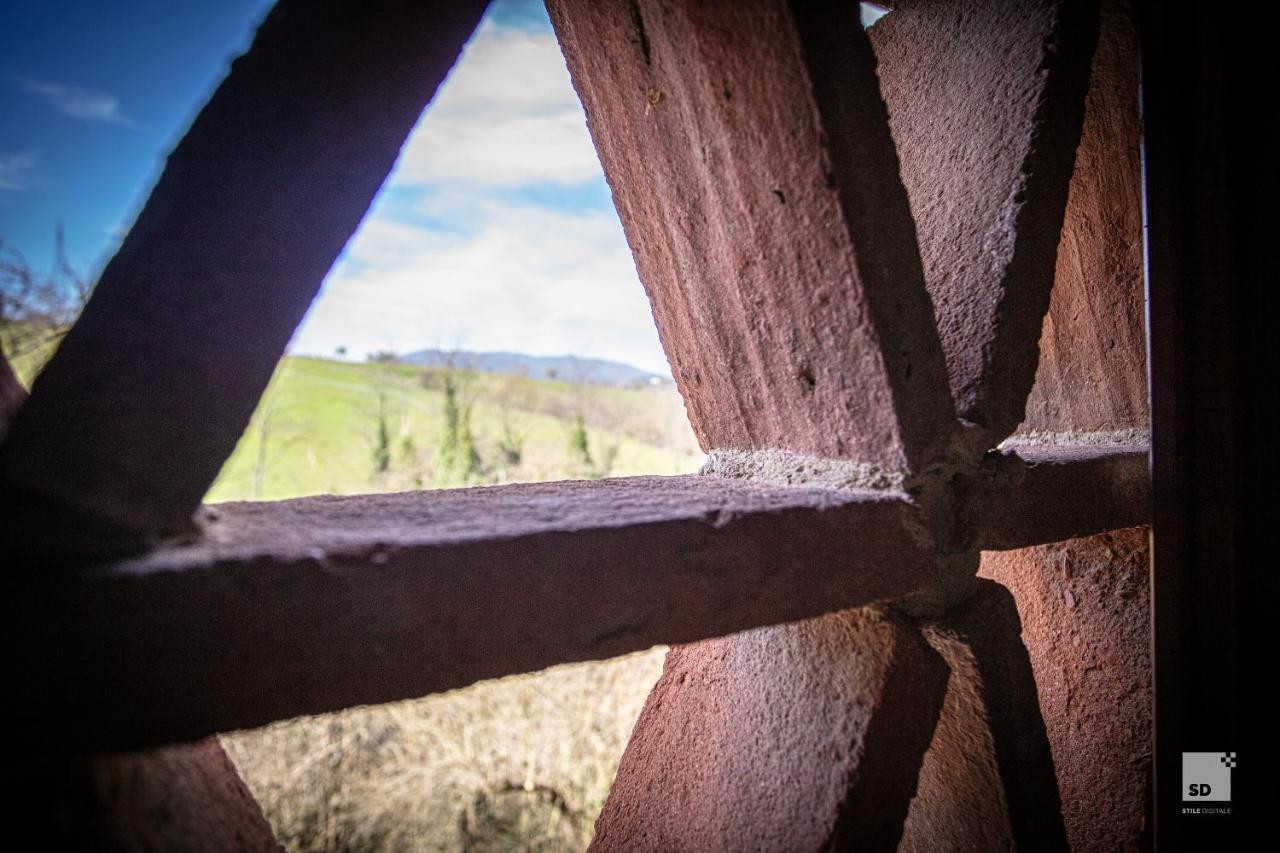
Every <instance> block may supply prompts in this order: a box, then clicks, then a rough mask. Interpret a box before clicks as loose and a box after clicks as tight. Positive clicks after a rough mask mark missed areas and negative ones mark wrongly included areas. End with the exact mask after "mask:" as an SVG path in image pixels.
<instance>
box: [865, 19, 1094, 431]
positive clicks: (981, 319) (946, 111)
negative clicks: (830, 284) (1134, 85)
mask: <svg viewBox="0 0 1280 853" xmlns="http://www.w3.org/2000/svg"><path fill="white" fill-rule="evenodd" d="M1097 26H1098V18H1097V3H1096V0H1095V1H1094V2H1090V0H1016V2H1010V0H958V1H957V0H907V1H906V2H900V3H896V4H894V9H893V11H892V12H891V13H889V14H888V15H886V16H884V17H883V18H881V19H880V21H879V22H878V23H876V25H875V26H873V27H872V28H871V30H870V35H871V41H872V43H873V44H874V46H875V51H876V57H877V59H878V62H879V65H878V73H879V76H880V83H881V89H882V91H883V93H884V99H885V102H886V103H887V104H888V108H889V118H890V124H891V126H892V128H893V137H894V140H895V142H896V143H897V149H898V156H899V157H900V158H901V160H902V179H903V182H904V183H905V184H906V187H907V192H908V193H909V195H910V198H911V209H912V213H913V214H914V216H915V222H916V228H917V229H918V231H919V236H920V249H921V252H922V255H923V258H924V271H925V280H926V282H927V283H928V287H929V294H930V296H931V297H932V298H933V305H934V310H935V312H936V314H937V319H938V331H939V333H940V335H941V338H942V346H943V349H944V350H945V352H946V359H947V367H948V370H949V373H950V382H951V392H952V395H953V397H954V400H955V406H956V411H957V413H958V414H959V415H960V417H961V418H963V419H965V420H967V421H969V422H971V423H973V424H975V425H977V427H978V428H979V429H980V435H981V437H982V441H981V444H982V445H983V446H984V447H990V446H992V445H993V444H995V443H997V442H999V441H1000V440H1001V439H1002V438H1004V437H1005V436H1007V435H1008V434H1009V433H1010V432H1012V431H1013V429H1014V428H1015V427H1016V426H1017V425H1018V424H1019V423H1020V422H1021V421H1022V419H1023V408H1024V406H1025V403H1026V398H1027V392H1028V391H1030V389H1031V385H1032V382H1033V381H1034V379H1035V373H1036V364H1037V347H1036V343H1037V341H1038V340H1039V337H1040V331H1041V325H1042V322H1043V319H1044V315H1045V312H1046V310H1048V308H1049V293H1050V289H1051V288H1052V285H1053V277H1054V266H1055V257H1056V253H1057V248H1058V240H1059V234H1060V232H1061V227H1062V221H1063V210H1064V208H1065V207H1066V203H1067V187H1068V183H1069V181H1070V179H1071V173H1072V164H1073V161H1074V159H1075V151H1076V144H1077V142H1078V141H1079V139H1080V127H1081V121H1082V118H1083V115H1084V98H1085V90H1086V87H1087V84H1088V79H1089V58H1090V56H1091V55H1092V53H1093V49H1094V44H1095V42H1096V38H1097Z"/></svg>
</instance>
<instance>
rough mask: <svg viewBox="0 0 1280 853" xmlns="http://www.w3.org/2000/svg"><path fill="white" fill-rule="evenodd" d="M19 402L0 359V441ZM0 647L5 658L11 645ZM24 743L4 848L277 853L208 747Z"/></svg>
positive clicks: (226, 767) (18, 748)
mask: <svg viewBox="0 0 1280 853" xmlns="http://www.w3.org/2000/svg"><path fill="white" fill-rule="evenodd" d="M5 377H13V381H12V383H11V384H9V385H7V386H6V385H5V381H6V380H5ZM25 399H26V391H25V390H23V388H22V385H21V384H20V383H19V382H18V381H17V378H16V377H14V376H13V371H12V369H11V368H10V366H9V361H8V359H7V358H5V355H4V353H3V352H2V351H0V435H2V434H3V433H4V428H5V426H6V425H7V423H8V421H9V418H10V417H11V416H12V414H13V413H14V412H15V411H17V409H18V407H19V406H21V404H22V402H23V401H24V400H25ZM6 647H7V649H8V652H7V654H13V653H14V651H15V647H14V646H13V645H12V644H6ZM67 663H68V662H66V661H60V662H59V664H60V665H64V666H65V665H67ZM75 707H77V708H81V709H83V707H84V706H83V705H81V704H79V703H76V704H75ZM31 734H32V732H31V731H30V730H29V729H28V730H26V731H24V732H23V736H22V738H20V739H19V742H18V743H16V744H15V745H14V747H13V748H11V749H9V750H7V751H6V760H5V763H4V766H3V768H2V775H3V777H4V780H5V781H4V783H3V785H2V786H0V802H3V803H4V806H3V814H4V815H5V817H6V818H8V819H7V820H6V822H5V823H6V826H7V827H8V829H7V833H6V834H7V840H8V842H9V843H10V844H16V845H17V846H19V847H24V846H25V845H24V842H23V839H24V837H25V838H27V839H28V842H27V843H29V844H30V849H57V848H64V849H73V850H190V851H209V853H221V851H224V850H236V851H245V852H246V853H249V851H268V850H272V851H273V850H278V849H280V848H279V845H277V844H276V841H275V836H274V835H273V834H272V832H271V827H270V825H268V824H267V821H266V818H264V817H263V815H262V809H261V808H259V807H258V803H257V802H256V801H255V800H254V799H253V795H252V794H251V793H250V792H249V788H248V786H246V785H245V783H244V780H243V779H241V778H240V774H239V772H237V770H236V768H235V765H234V764H232V763H231V760H230V759H229V758H228V757H227V755H226V753H225V752H223V750H222V745H221V744H219V743H218V741H217V740H216V739H214V738H210V739H208V740H204V741H201V742H199V743H194V744H184V745H182V746H176V747H170V748H168V749H161V750H156V751H154V752H147V753H137V754H132V755H123V754H117V755H94V756H90V755H85V754H75V753H67V752H64V750H65V749H66V748H67V747H68V744H69V743H71V742H72V741H73V740H74V739H67V738H63V737H61V734H62V733H57V734H55V735H54V736H53V738H52V739H50V738H34V739H31V737H30V735H31ZM32 747H35V749H33V748H32ZM28 833H29V834H28Z"/></svg>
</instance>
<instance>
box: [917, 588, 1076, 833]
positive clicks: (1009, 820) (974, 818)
mask: <svg viewBox="0 0 1280 853" xmlns="http://www.w3.org/2000/svg"><path fill="white" fill-rule="evenodd" d="M921 630H922V631H923V633H924V636H925V637H926V638H927V639H928V641H929V643H930V644H931V645H932V646H933V647H934V649H936V650H937V651H938V653H939V654H941V655H942V657H943V659H944V660H946V662H947V666H948V667H949V668H950V670H951V676H950V678H949V680H948V683H947V696H946V702H945V704H944V705H943V708H942V714H941V717H940V718H939V720H938V726H937V729H936V731H935V733H934V736H933V742H932V743H931V744H930V746H929V751H928V753H927V754H926V755H925V758H924V764H923V767H922V768H921V771H920V780H919V787H918V790H917V792H916V796H915V799H914V800H913V801H912V803H911V812H910V815H909V816H908V818H907V823H906V827H905V828H904V831H903V837H902V844H901V847H900V848H899V849H901V850H903V851H913V853H914V851H919V852H920V853H928V851H934V850H983V851H993V853H994V851H1000V850H1008V851H1014V850H1036V851H1052V850H1062V851H1065V850H1066V849H1067V843H1066V835H1065V831H1064V829H1063V822H1062V813H1061V802H1060V800H1059V796H1058V786H1057V779H1056V777H1055V775H1054V768H1053V757H1052V755H1051V753H1050V749H1049V741H1048V738H1047V737H1046V735H1045V725H1044V721H1043V720H1042V719H1041V717H1040V706H1039V702H1038V699H1037V696H1036V683H1035V678H1034V676H1033V675H1032V669H1031V663H1030V660H1029V659H1028V657H1027V650H1026V649H1025V648H1024V647H1023V645H1022V641H1021V639H1020V638H1019V634H1020V630H1021V626H1020V624H1019V622H1018V612H1017V609H1016V607H1015V605H1014V601H1013V596H1012V595H1010V594H1009V591H1008V590H1006V589H1005V588H1004V587H1002V586H1000V585H999V584H997V583H994V582H991V581H981V582H979V592H978V593H977V594H976V595H975V596H974V597H973V598H972V599H970V600H969V601H967V602H965V603H964V604H961V605H959V606H957V607H955V608H953V609H951V610H950V611H949V612H948V613H947V614H946V615H945V616H943V617H941V618H939V619H937V620H936V621H931V622H925V623H922V624H921Z"/></svg>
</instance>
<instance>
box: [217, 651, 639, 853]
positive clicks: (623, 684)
mask: <svg viewBox="0 0 1280 853" xmlns="http://www.w3.org/2000/svg"><path fill="white" fill-rule="evenodd" d="M663 651H664V650H663V649H661V648H659V649H652V650H650V651H647V652H641V653H638V654H634V655H629V656H627V657H623V658H618V659H615V660H611V661H603V662H599V663H587V664H573V665H568V666H560V667H555V668H553V669H550V670H547V671H545V672H542V673H538V674H534V675H522V676H515V677H512V678H506V679H501V680H498V681H490V682H484V683H481V684H477V685H474V686H472V687H469V688H467V689H465V690H457V691H454V692H452V693H446V694H442V695H438V696H429V697H427V698H425V699H419V700H416V701H411V702H399V703H395V704H391V705H384V706H380V707H371V708H354V709H351V710H348V711H343V712H341V713H337V714H328V715H323V716H318V717H308V718H303V719H299V720H292V721H289V722H284V723H277V724H274V725H271V726H268V727H266V728H264V729H260V730H257V731H251V732H240V733H236V734H231V735H227V736H224V738H223V743H224V744H225V746H226V749H227V752H228V753H229V754H230V755H231V757H232V759H233V760H234V761H235V762H236V764H237V765H238V766H239V768H240V772H241V773H242V774H243V775H244V778H245V780H246V781H247V782H248V784H249V787H250V788H251V789H252V790H253V792H254V794H255V795H256V796H257V798H258V801H259V802H260V803H261V804H262V806H263V810H264V811H265V812H266V814H267V818H268V819H269V820H270V821H271V824H272V826H273V827H275V830H276V835H277V837H278V838H279V839H280V841H281V842H282V843H283V844H284V845H285V847H286V849H288V850H334V851H336V850H343V851H350V850H362V851H363V850H388V851H389V850H395V851H419V850H424V851H425V850H476V851H499V850H502V851H506V850H530V851H560V850H582V849H585V848H586V846H587V844H588V843H589V842H590V840H591V833H592V825H593V823H594V821H595V817H596V815H597V813H598V812H599V810H600V807H601V806H602V805H603V802H604V798H605V795H606V794H607V793H608V790H609V785H610V783H611V782H612V780H613V774H614V771H615V770H616V769H617V763H618V759H619V758H620V757H621V755H622V750H623V747H624V746H625V745H626V741H627V737H628V736H629V734H630V732H631V728H632V726H633V725H634V724H635V720H636V717H637V716H638V715H639V713H640V708H641V705H642V704H643V703H644V698H645V696H646V695H647V693H648V691H649V688H650V687H651V686H652V685H653V683H654V681H656V680H657V677H658V675H659V673H660V672H661V669H662V656H663Z"/></svg>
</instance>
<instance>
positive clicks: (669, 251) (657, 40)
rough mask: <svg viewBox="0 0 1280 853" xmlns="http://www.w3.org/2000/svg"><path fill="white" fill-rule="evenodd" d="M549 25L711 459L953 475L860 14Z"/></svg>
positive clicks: (785, 8) (596, 5)
mask: <svg viewBox="0 0 1280 853" xmlns="http://www.w3.org/2000/svg"><path fill="white" fill-rule="evenodd" d="M549 8H550V11H551V17H552V21H553V23H554V24H555V27H556V32H557V35H558V36H559V38H560V44H561V47H562V48H563V50H564V53H565V58H566V59H567V61H568V64H569V70H570V72H571V75H572V78H573V82H574V87H575V88H576V89H577V91H578V94H579V96H580V97H581V99H582V103H583V105H584V107H585V109H586V113H587V123H588V126H589V128H590V129H591V133H592V138H593V139H594V141H595V144H596V148H597V150H598V151H599V154H600V158H601V162H602V163H603V165H604V170H605V174H606V176H607V177H608V179H609V185H610V187H611V189H612V190H613V197H614V203H615V205H616V207H617V209H618V214H619V216H620V217H621V220H622V224H623V227H624V229H625V230H626V233H627V239H628V241H629V243H630V245H631V249H632V253H633V254H634V256H635V260H636V267H637V270H638V271H639V273H640V279H641V281H642V282H643V283H644V286H645V289H646V291H647V292H648V295H649V299H650V303H651V304H652V306H653V312H654V318H655V320H656V321H657V326H658V332H659V335H660V336H661V338H662V342H663V346H664V348H665V349H666V352H667V356H668V358H669V360H670V361H671V366H672V371H673V374H674V376H675V379H676V382H677V384H678V385H679V387H680V391H681V393H682V394H683V396H684V399H685V405H686V407H687V409H688V412H689V418H690V422H691V423H692V425H693V428H694V431H695V432H696V433H697V435H698V438H699V440H700V442H701V443H702V446H703V448H704V449H711V448H721V449H722V448H738V449H758V448H766V447H781V448H785V449H788V450H793V451H798V452H803V453H811V454H815V455H818V456H825V457H829V458H843V459H852V460H855V461H858V462H862V463H867V464H870V465H874V466H878V467H880V468H882V469H885V470H888V471H891V472H902V471H904V470H908V469H913V470H914V469H917V468H922V467H924V466H926V465H927V464H929V463H930V462H932V461H934V460H935V459H936V458H937V457H938V456H940V455H942V454H943V452H944V451H945V450H946V449H947V447H948V445H949V443H950V441H951V438H952V435H953V431H954V428H955V422H954V417H953V410H952V405H951V401H950V399H949V394H948V392H947V380H946V368H945V364H944V361H943V356H942V351H941V346H940V344H939V342H938V340H937V336H936V334H935V333H934V331H933V321H932V309H931V306H930V303H929V298H928V294H927V292H926V290H925V286H924V274H923V271H922V269H921V265H920V257H919V251H918V249H917V247H916V240H915V228H914V226H913V224H912V221H911V215H910V210H909V204H908V201H907V194H906V191H905V190H904V188H903V186H902V183H901V181H900V179H899V177H898V172H899V169H898V161H897V156H896V155H895V153H894V148H893V141H892V139H891V137H890V134H889V128H888V119H887V115H886V112H885V107H884V103H883V102H882V101H881V99H880V95H879V88H878V84H877V81H876V77H875V67H874V63H875V61H874V57H873V56H872V53H871V49H870V46H869V44H868V42H867V37H866V35H865V33H864V32H863V31H862V29H861V27H860V26H859V24H858V16H857V11H856V9H854V10H853V11H852V12H851V11H850V10H849V9H847V8H845V7H843V6H839V5H837V4H808V3H795V4H788V3H785V2H782V0H776V1H775V2H758V3H752V4H751V5H750V7H749V9H744V8H743V7H742V5H741V4H739V3H733V2H727V0H717V2H701V3H692V2H660V1H659V0H640V2H634V3H632V2H627V0H608V2H599V1H598V0H553V2H551V3H550V4H549Z"/></svg>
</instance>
